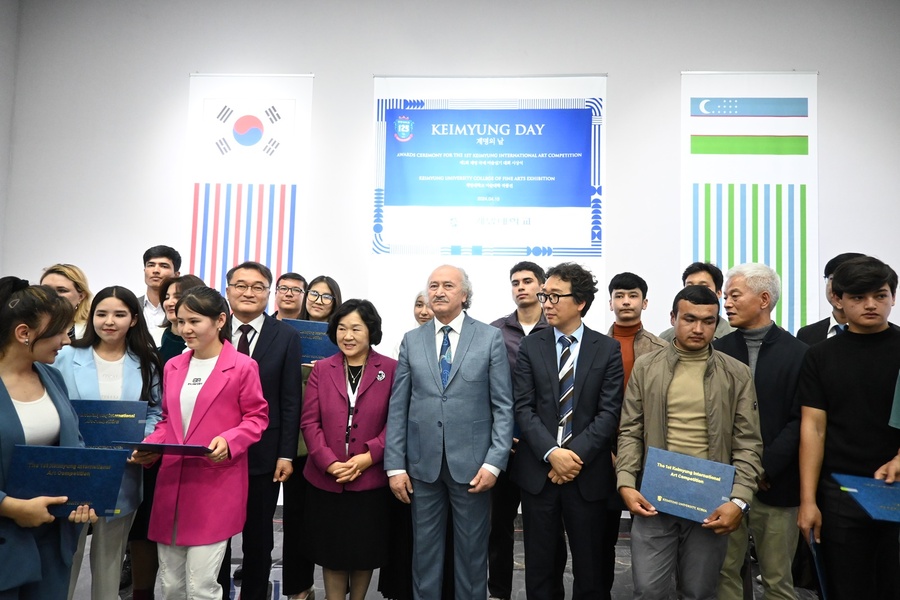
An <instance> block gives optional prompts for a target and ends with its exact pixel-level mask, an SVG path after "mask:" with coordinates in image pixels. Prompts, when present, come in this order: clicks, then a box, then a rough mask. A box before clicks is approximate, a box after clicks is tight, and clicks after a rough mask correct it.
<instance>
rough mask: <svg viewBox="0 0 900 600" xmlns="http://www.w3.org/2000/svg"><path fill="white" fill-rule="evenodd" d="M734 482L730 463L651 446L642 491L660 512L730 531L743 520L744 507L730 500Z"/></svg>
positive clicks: (717, 531)
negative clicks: (740, 516)
mask: <svg viewBox="0 0 900 600" xmlns="http://www.w3.org/2000/svg"><path fill="white" fill-rule="evenodd" d="M733 482H734V467H733V466H731V465H726V464H722V463H718V462H714V461H710V460H703V459H700V458H694V457H692V456H687V455H684V454H678V453H676V452H668V451H666V450H660V449H659V448H649V450H648V451H647V463H646V464H645V465H644V474H643V481H642V482H641V494H643V497H644V498H647V499H650V500H652V501H653V502H655V508H656V509H658V510H659V511H660V512H665V513H668V514H671V515H675V516H677V517H683V518H685V519H690V520H691V521H697V522H700V523H703V524H704V526H705V527H707V528H708V529H712V530H713V531H715V532H716V533H728V532H729V531H730V530H732V526H734V527H736V526H737V524H740V518H739V517H738V516H737V515H739V514H740V513H741V509H740V508H738V507H737V506H736V505H734V504H732V503H731V502H729V497H730V494H731V486H732V483H733ZM623 489H624V488H623ZM622 497H623V498H625V495H624V494H623V496H622ZM727 505H730V506H727ZM731 507H734V509H735V510H731ZM630 508H631V507H629V509H630ZM651 508H653V507H651ZM735 511H736V513H737V514H735ZM645 516H648V515H645ZM735 521H736V522H735Z"/></svg>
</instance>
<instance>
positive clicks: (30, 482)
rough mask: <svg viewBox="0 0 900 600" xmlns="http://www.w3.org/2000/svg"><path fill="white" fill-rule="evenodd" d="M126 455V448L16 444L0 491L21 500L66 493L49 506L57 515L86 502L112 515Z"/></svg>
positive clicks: (128, 454)
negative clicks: (59, 501)
mask: <svg viewBox="0 0 900 600" xmlns="http://www.w3.org/2000/svg"><path fill="white" fill-rule="evenodd" d="M129 456H131V451H129V450H108V449H105V448H69V447H60V446H21V445H18V444H17V445H16V449H15V451H14V452H13V455H12V460H11V462H10V466H9V471H8V473H7V477H6V490H4V491H5V492H6V493H7V494H8V495H10V496H12V497H13V498H22V499H29V498H35V497H37V496H68V497H69V500H68V502H66V503H65V504H55V505H52V506H50V507H49V510H50V514H52V515H54V516H57V517H63V518H66V517H68V516H69V513H70V512H71V511H72V510H73V509H74V508H75V507H76V506H78V505H80V504H90V505H91V508H93V509H94V510H95V511H96V513H97V515H98V516H101V517H105V516H112V515H115V514H116V500H117V498H118V497H119V488H120V487H121V486H122V476H123V475H124V473H125V461H127V460H128V457H129Z"/></svg>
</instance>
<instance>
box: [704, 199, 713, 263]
mask: <svg viewBox="0 0 900 600" xmlns="http://www.w3.org/2000/svg"><path fill="white" fill-rule="evenodd" d="M703 194H704V201H705V207H704V210H705V211H706V216H705V217H704V218H703V220H704V224H705V226H706V232H705V240H704V249H703V251H704V255H703V260H704V261H706V262H709V255H710V252H711V251H712V184H709V183H707V184H706V185H704V186H703Z"/></svg>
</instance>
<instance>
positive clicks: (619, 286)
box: [609, 271, 647, 300]
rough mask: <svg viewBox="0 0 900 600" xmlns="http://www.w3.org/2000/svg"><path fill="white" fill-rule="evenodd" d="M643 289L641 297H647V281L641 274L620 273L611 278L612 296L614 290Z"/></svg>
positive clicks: (610, 290) (610, 292)
mask: <svg viewBox="0 0 900 600" xmlns="http://www.w3.org/2000/svg"><path fill="white" fill-rule="evenodd" d="M634 289H638V290H641V298H642V299H644V300H646V299H647V282H646V281H644V278H643V277H641V276H640V275H635V274H634V273H629V272H628V271H625V272H624V273H619V274H618V275H616V276H614V277H613V278H612V279H610V280H609V294H610V296H612V293H613V290H634Z"/></svg>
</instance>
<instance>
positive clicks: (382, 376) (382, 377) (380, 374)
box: [375, 371, 387, 381]
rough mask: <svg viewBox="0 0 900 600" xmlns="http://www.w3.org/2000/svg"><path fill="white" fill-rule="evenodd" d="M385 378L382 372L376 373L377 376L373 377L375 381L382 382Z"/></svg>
mask: <svg viewBox="0 0 900 600" xmlns="http://www.w3.org/2000/svg"><path fill="white" fill-rule="evenodd" d="M385 377H387V376H386V375H385V374H384V371H378V375H376V376H375V379H377V380H378V381H384V378H385Z"/></svg>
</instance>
